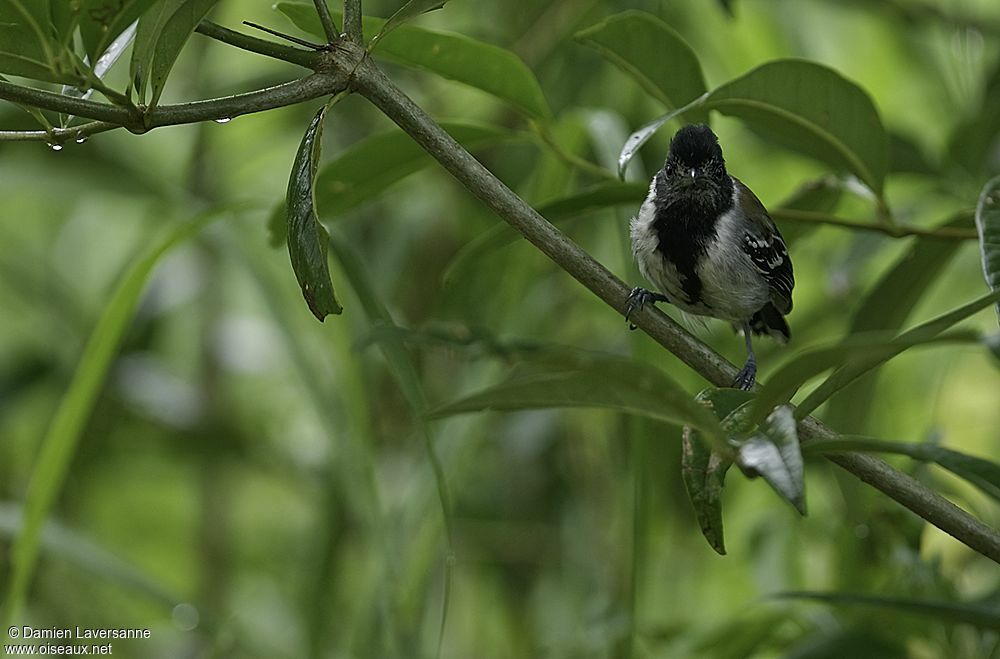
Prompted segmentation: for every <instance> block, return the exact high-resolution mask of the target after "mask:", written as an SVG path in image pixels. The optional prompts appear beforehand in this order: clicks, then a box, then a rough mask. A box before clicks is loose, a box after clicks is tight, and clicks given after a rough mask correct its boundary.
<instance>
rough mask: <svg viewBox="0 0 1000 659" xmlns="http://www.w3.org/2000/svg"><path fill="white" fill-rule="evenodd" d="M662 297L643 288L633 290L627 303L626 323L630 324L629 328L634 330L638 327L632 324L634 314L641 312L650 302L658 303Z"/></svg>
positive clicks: (638, 287)
mask: <svg viewBox="0 0 1000 659" xmlns="http://www.w3.org/2000/svg"><path fill="white" fill-rule="evenodd" d="M661 298H662V296H659V295H657V294H656V293H653V292H651V291H647V290H646V289H645V288H642V287H641V286H636V287H635V288H633V289H632V292H631V293H629V294H628V299H627V300H626V301H625V322H626V323H628V328H629V329H630V330H634V329H635V328H636V326H635V325H634V324H633V323H632V322H631V318H632V314H634V313H635V312H636V311H639V310H640V309H642V308H643V307H644V306H646V305H647V304H649V303H650V302H658V301H660V299H661Z"/></svg>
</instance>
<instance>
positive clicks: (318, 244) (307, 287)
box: [285, 105, 343, 322]
mask: <svg viewBox="0 0 1000 659" xmlns="http://www.w3.org/2000/svg"><path fill="white" fill-rule="evenodd" d="M326 109H327V106H326V105H324V106H323V107H322V108H320V109H319V111H318V112H317V113H316V116H314V117H313V120H312V122H310V124H309V128H308V129H307V130H306V134H305V135H303V137H302V143H301V144H300V145H299V150H298V153H296V154H295V163H294V164H293V165H292V175H291V177H290V178H289V179H288V196H287V197H286V199H285V205H286V210H287V218H288V224H287V241H288V255H289V256H290V257H291V260H292V270H294V271H295V278H296V279H298V281H299V286H300V287H301V288H302V296H303V297H304V298H305V299H306V303H307V304H308V305H309V310H310V311H312V313H313V315H314V316H316V318H318V319H319V321H320V322H322V321H323V319H324V318H326V317H327V315H328V314H339V313H341V312H342V311H343V307H341V306H340V303H339V302H337V298H336V296H335V295H334V292H333V283H332V282H331V281H330V268H329V265H328V264H327V262H326V250H327V241H328V240H329V237H328V236H327V233H326V229H324V228H323V225H322V224H320V223H319V219H318V218H317V217H316V198H315V195H314V183H315V180H316V168H317V165H318V163H319V158H320V151H321V149H322V144H321V143H322V137H323V120H324V119H325V118H326Z"/></svg>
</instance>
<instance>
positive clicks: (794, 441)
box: [738, 405, 806, 515]
mask: <svg viewBox="0 0 1000 659" xmlns="http://www.w3.org/2000/svg"><path fill="white" fill-rule="evenodd" d="M738 461H739V464H740V468H742V469H743V470H744V471H747V472H750V473H756V474H760V475H761V476H763V477H764V480H766V481H767V482H768V484H769V485H770V486H771V487H772V488H774V491H775V492H777V493H778V494H779V495H780V496H781V497H782V498H783V499H785V500H786V501H788V502H789V503H790V504H792V506H794V507H795V509H796V510H797V511H799V514H801V515H805V514H806V492H805V470H804V468H803V465H802V451H801V449H800V447H799V436H798V431H797V429H796V422H795V416H794V415H793V414H792V408H791V407H789V406H787V405H784V406H781V407H778V408H776V409H775V410H774V411H773V412H771V414H770V415H768V417H767V419H765V420H764V423H762V424H761V426H760V428H759V429H758V431H757V432H756V433H755V434H754V435H753V436H751V437H750V439H748V440H746V441H745V442H743V443H742V444H740V447H739V458H738Z"/></svg>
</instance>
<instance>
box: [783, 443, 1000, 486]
mask: <svg viewBox="0 0 1000 659" xmlns="http://www.w3.org/2000/svg"><path fill="white" fill-rule="evenodd" d="M802 451H803V453H805V454H807V455H809V454H825V453H846V452H850V451H855V452H856V451H864V452H868V453H895V454H899V455H906V456H909V457H911V458H913V459H914V460H921V461H923V462H934V463H937V464H938V465H940V466H941V467H943V468H945V469H947V470H948V471H950V472H952V473H953V474H955V475H956V476H960V477H961V478H964V479H965V480H967V481H969V482H970V483H972V484H973V485H975V486H976V487H978V488H979V489H980V490H982V491H983V492H985V493H986V494H988V495H989V496H991V497H993V498H994V499H997V500H998V501H1000V464H997V463H995V462H990V461H989V460H985V459H983V458H977V457H974V456H971V455H966V454H964V453H960V452H958V451H953V450H951V449H947V448H944V447H942V446H938V445H937V444H906V443H903V442H887V441H885V440H881V439H871V438H869V437H860V436H857V435H842V436H840V437H837V438H835V439H816V440H813V441H811V442H809V443H807V444H806V445H805V446H804V447H803V449H802Z"/></svg>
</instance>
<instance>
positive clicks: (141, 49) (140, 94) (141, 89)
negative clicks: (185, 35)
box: [129, 0, 184, 103]
mask: <svg viewBox="0 0 1000 659" xmlns="http://www.w3.org/2000/svg"><path fill="white" fill-rule="evenodd" d="M183 3H184V0H157V2H156V3H155V4H154V5H153V6H152V8H151V9H150V10H149V11H147V12H145V13H144V14H143V15H142V16H140V17H139V24H138V25H137V26H136V32H135V44H134V45H133V46H132V59H131V61H130V63H129V80H130V81H131V83H132V85H133V86H134V88H135V91H136V98H137V99H138V102H139V103H145V102H146V91H147V89H148V87H149V70H150V67H151V66H152V64H153V54H154V52H155V49H156V42H157V41H159V39H160V34H161V33H162V32H163V28H164V27H165V26H166V24H167V21H168V20H170V17H171V16H173V15H174V14H175V13H176V12H177V10H178V9H180V6H181V4H183Z"/></svg>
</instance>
